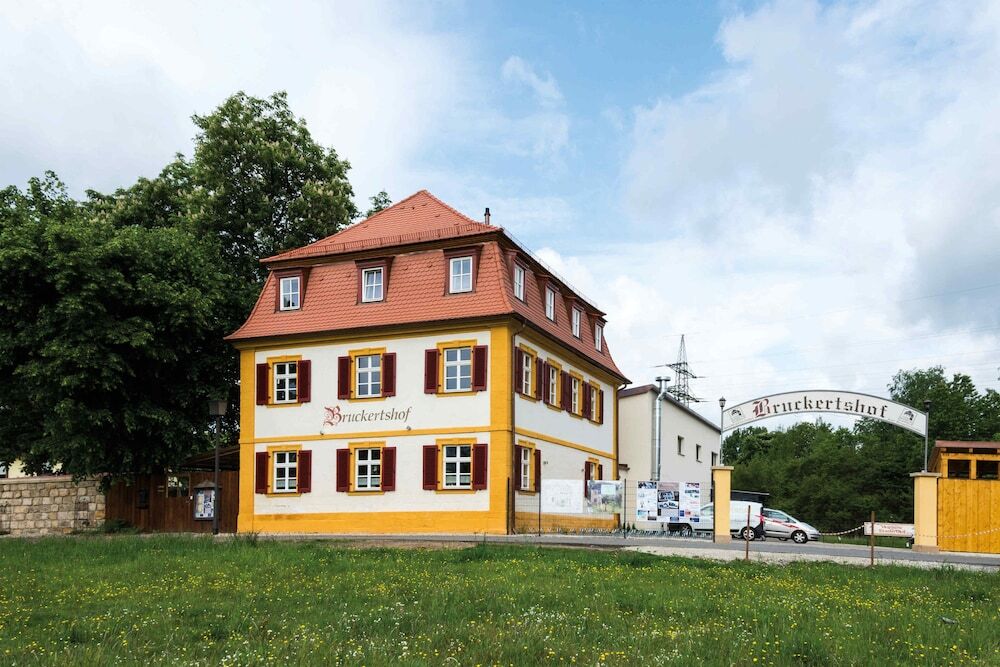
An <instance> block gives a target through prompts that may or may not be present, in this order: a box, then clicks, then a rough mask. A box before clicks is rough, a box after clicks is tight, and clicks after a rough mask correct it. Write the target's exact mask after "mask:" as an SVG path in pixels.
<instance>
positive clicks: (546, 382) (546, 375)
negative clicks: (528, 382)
mask: <svg viewBox="0 0 1000 667" xmlns="http://www.w3.org/2000/svg"><path fill="white" fill-rule="evenodd" d="M541 384H542V400H543V401H545V402H546V403H548V402H549V389H550V388H551V386H552V377H551V375H550V366H549V364H548V362H545V363H543V364H542V382H541Z"/></svg>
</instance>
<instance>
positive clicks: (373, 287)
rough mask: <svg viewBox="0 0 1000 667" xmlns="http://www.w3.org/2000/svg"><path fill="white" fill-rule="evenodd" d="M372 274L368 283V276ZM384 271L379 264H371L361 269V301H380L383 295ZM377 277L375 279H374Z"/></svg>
mask: <svg viewBox="0 0 1000 667" xmlns="http://www.w3.org/2000/svg"><path fill="white" fill-rule="evenodd" d="M369 276H373V279H372V281H371V282H370V283H369V280H368V277H369ZM384 277H385V271H384V270H383V267H381V266H373V267H371V268H368V269H361V301H362V302H363V303H373V302H375V301H381V300H382V299H383V298H384V295H385V289H384V286H385V281H384V280H383V278H384ZM375 278H377V280H376V279H375Z"/></svg>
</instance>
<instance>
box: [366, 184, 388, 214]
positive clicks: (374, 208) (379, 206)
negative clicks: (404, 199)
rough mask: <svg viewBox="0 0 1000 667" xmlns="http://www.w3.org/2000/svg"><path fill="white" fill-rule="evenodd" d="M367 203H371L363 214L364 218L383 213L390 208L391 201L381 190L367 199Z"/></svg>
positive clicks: (386, 193)
mask: <svg viewBox="0 0 1000 667" xmlns="http://www.w3.org/2000/svg"><path fill="white" fill-rule="evenodd" d="M368 201H369V202H370V203H371V206H369V207H368V210H367V211H366V212H365V217H366V218H370V217H372V216H373V215H375V214H376V213H378V212H379V211H384V210H385V209H387V208H389V207H390V206H392V199H390V198H389V193H388V192H386V191H385V190H381V191H379V193H378V194H376V195H372V196H371V197H369V198H368Z"/></svg>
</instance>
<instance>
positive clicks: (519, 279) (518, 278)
mask: <svg viewBox="0 0 1000 667" xmlns="http://www.w3.org/2000/svg"><path fill="white" fill-rule="evenodd" d="M514 296H516V297H517V298H518V299H520V300H521V301H524V267H523V266H521V265H520V264H515V265H514Z"/></svg>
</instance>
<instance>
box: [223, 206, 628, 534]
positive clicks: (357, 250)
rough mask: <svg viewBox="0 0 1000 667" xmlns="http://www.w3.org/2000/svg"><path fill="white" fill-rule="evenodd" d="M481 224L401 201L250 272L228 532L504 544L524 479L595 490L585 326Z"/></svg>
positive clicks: (612, 369)
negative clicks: (261, 272)
mask: <svg viewBox="0 0 1000 667" xmlns="http://www.w3.org/2000/svg"><path fill="white" fill-rule="evenodd" d="M488 222H489V218H488V211H487V219H486V222H485V223H481V222H476V221H474V220H471V219H470V218H468V217H466V216H464V215H462V214H460V213H458V212H457V211H455V210H454V209H452V208H450V207H448V206H447V205H445V204H444V203H442V202H441V201H439V200H438V199H436V198H435V197H433V196H432V195H431V194H430V193H428V192H426V191H421V192H418V193H416V194H415V195H413V196H411V197H409V198H407V199H405V200H403V201H401V202H399V203H398V204H396V205H394V206H392V207H390V208H388V209H386V210H384V211H382V212H380V213H377V214H376V215H374V216H372V217H371V218H369V219H367V220H365V221H363V222H360V223H358V224H356V225H353V226H351V227H349V228H347V229H345V230H343V231H341V232H339V233H337V234H334V235H333V236H330V237H328V238H326V239H323V240H320V241H318V242H316V243H313V244H311V245H309V246H305V247H303V248H299V249H296V250H292V251H289V252H286V253H283V254H280V255H277V256H274V257H270V258H267V259H265V260H263V262H264V264H265V265H266V266H267V268H268V269H269V271H270V274H269V276H268V279H267V281H266V282H265V285H264V288H263V290H262V292H261V295H260V298H259V299H258V302H257V304H256V305H255V307H254V309H253V311H252V312H251V314H250V316H249V318H248V319H247V321H246V323H245V324H244V325H243V326H242V327H241V328H240V329H239V330H238V331H236V332H235V333H233V334H232V335H231V336H229V340H230V341H232V343H233V344H234V345H235V346H236V347H237V348H238V349H239V351H240V368H241V399H240V420H241V428H240V470H241V472H240V503H239V506H240V509H239V521H238V525H239V528H238V529H239V531H241V532H247V531H260V532H313V533H389V532H391V533H441V532H459V533H477V532H486V533H506V532H510V531H512V530H514V529H515V528H516V524H517V522H518V521H519V520H521V518H519V517H518V515H517V511H516V509H515V508H516V507H518V506H519V505H518V502H517V500H518V498H523V497H529V496H533V495H534V494H536V492H537V489H538V482H539V479H540V478H541V477H542V476H544V477H546V478H553V479H556V478H558V479H579V480H580V488H581V494H582V493H583V492H584V491H583V489H584V487H585V484H586V480H588V479H614V478H615V475H616V463H617V444H616V435H615V431H616V428H615V426H616V414H615V405H616V390H617V387H618V386H620V385H621V384H622V383H623V382H624V381H625V378H624V377H623V376H622V373H621V371H619V370H618V368H617V367H616V366H615V363H614V361H613V360H612V358H611V355H610V352H609V351H608V348H607V342H606V340H605V337H604V327H605V319H604V313H602V312H601V311H600V310H598V309H597V308H596V307H595V306H594V305H593V304H591V303H589V302H587V301H586V300H584V299H583V298H582V297H581V296H580V295H579V294H577V293H575V292H574V291H573V289H572V288H571V287H570V286H568V285H567V284H565V283H564V282H563V281H561V280H560V279H559V278H557V277H556V276H554V275H552V274H551V273H550V272H549V271H547V270H546V269H545V267H544V266H542V265H541V264H540V263H539V262H537V261H536V260H535V259H534V258H533V257H532V256H531V255H530V254H529V253H528V252H526V251H525V250H524V249H523V248H521V247H520V246H519V245H518V244H517V243H516V242H515V241H514V240H513V239H512V238H511V237H510V236H509V235H507V234H505V233H504V231H503V229H502V228H500V227H495V226H492V225H490V224H488ZM534 520H535V518H534V517H533V518H532V521H534ZM610 521H611V520H610V519H593V518H585V517H572V516H569V517H567V516H562V515H560V516H558V517H556V516H553V517H546V523H547V524H549V525H562V526H565V527H568V528H572V527H580V526H583V525H595V524H600V523H609V522H610Z"/></svg>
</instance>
